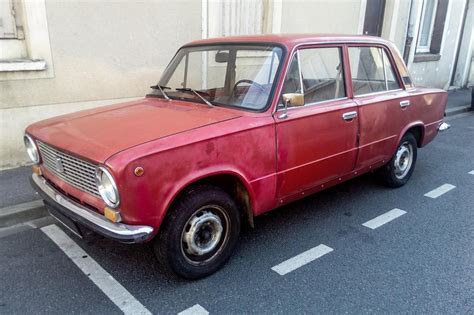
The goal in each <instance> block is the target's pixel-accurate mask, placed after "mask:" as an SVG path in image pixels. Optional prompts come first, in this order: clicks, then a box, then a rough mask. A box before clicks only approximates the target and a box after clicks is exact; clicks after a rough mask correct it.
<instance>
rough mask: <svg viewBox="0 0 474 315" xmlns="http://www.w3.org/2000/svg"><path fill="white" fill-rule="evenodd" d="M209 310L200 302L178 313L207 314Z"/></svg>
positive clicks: (190, 314) (185, 314)
mask: <svg viewBox="0 0 474 315" xmlns="http://www.w3.org/2000/svg"><path fill="white" fill-rule="evenodd" d="M207 314H209V312H208V311H207V310H206V309H205V308H204V307H202V306H201V305H199V304H196V305H194V306H191V307H190V308H188V309H185V310H184V311H182V312H179V313H178V315H207Z"/></svg>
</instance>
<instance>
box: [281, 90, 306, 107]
mask: <svg viewBox="0 0 474 315" xmlns="http://www.w3.org/2000/svg"><path fill="white" fill-rule="evenodd" d="M283 103H284V104H285V106H303V105H304V94H303V93H285V94H283Z"/></svg>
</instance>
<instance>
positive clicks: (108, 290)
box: [41, 225, 151, 315]
mask: <svg viewBox="0 0 474 315" xmlns="http://www.w3.org/2000/svg"><path fill="white" fill-rule="evenodd" d="M41 230H42V231H43V232H44V233H45V234H46V235H47V236H48V237H49V238H50V239H51V240H53V242H54V243H56V245H58V246H59V248H60V249H61V250H62V251H63V252H64V253H65V254H66V255H67V256H68V257H69V258H70V259H71V260H72V262H73V263H75V264H76V266H78V267H79V269H81V271H82V272H83V273H84V274H85V275H87V276H88V277H89V279H91V280H92V282H94V284H95V285H96V286H98V287H99V289H101V290H102V292H104V293H105V295H106V296H107V297H108V298H109V299H110V300H111V301H112V302H113V303H114V304H115V305H117V307H118V308H119V309H120V310H121V311H122V312H123V313H124V314H147V315H148V314H151V312H150V311H149V310H148V309H147V308H146V307H145V306H143V305H142V304H141V303H140V302H138V301H137V300H136V299H135V298H134V297H133V295H131V294H130V292H128V291H127V289H125V288H124V287H123V286H122V285H121V284H120V283H118V281H117V280H115V279H114V278H113V277H112V276H111V275H110V274H109V273H108V272H107V271H105V270H104V269H103V268H102V267H101V266H100V265H99V264H98V263H97V262H95V260H94V259H92V258H91V257H89V255H88V254H87V253H86V252H85V251H84V250H83V249H82V248H80V247H79V245H77V244H76V243H75V242H74V241H73V240H72V239H71V238H69V236H67V235H66V233H64V232H63V231H62V230H61V229H60V228H59V227H57V226H56V225H48V226H45V227H43V228H41Z"/></svg>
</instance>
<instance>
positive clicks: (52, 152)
mask: <svg viewBox="0 0 474 315" xmlns="http://www.w3.org/2000/svg"><path fill="white" fill-rule="evenodd" d="M37 143H38V149H39V151H40V154H41V158H42V160H43V164H44V166H45V167H46V168H47V169H48V170H49V171H51V172H52V173H53V174H55V175H56V176H58V177H59V178H61V179H62V180H64V181H65V182H67V183H68V184H71V185H72V186H74V187H76V188H78V189H80V190H83V191H85V192H87V193H90V194H93V195H95V196H98V197H100V194H99V191H98V190H97V185H96V183H95V171H96V169H97V166H96V165H94V164H92V163H89V162H86V161H83V160H81V159H78V158H76V157H74V156H72V155H69V154H66V153H64V152H61V151H59V150H56V149H55V148H52V147H50V146H49V145H47V144H45V143H43V142H40V141H37Z"/></svg>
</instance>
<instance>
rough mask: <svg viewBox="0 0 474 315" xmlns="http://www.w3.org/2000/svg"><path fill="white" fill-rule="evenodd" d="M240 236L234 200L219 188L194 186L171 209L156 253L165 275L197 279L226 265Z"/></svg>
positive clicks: (164, 223)
mask: <svg viewBox="0 0 474 315" xmlns="http://www.w3.org/2000/svg"><path fill="white" fill-rule="evenodd" d="M239 234H240V215H239V211H238V208H237V205H236V204H235V202H234V201H233V199H232V198H231V197H230V196H229V195H228V194H227V193H225V192H224V191H223V190H221V189H220V188H218V187H214V186H204V185H203V186H196V187H192V188H190V189H188V190H187V191H186V192H185V193H184V194H183V195H182V196H181V198H179V200H178V201H177V202H176V204H175V205H174V207H173V208H172V209H170V212H169V213H168V215H167V218H166V220H165V222H163V226H162V230H161V232H160V234H159V237H158V238H157V239H156V241H155V253H156V255H157V257H158V260H159V261H160V262H161V263H162V264H163V265H164V267H165V268H166V269H167V270H168V271H173V272H174V273H176V274H177V275H179V276H181V277H184V278H187V279H199V278H203V277H206V276H208V275H210V274H212V273H214V272H215V271H217V270H218V269H219V268H220V267H222V266H223V265H224V264H225V263H226V262H227V260H228V259H229V258H230V256H231V254H232V252H233V249H234V247H235V245H236V243H237V240H238V237H239Z"/></svg>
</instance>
